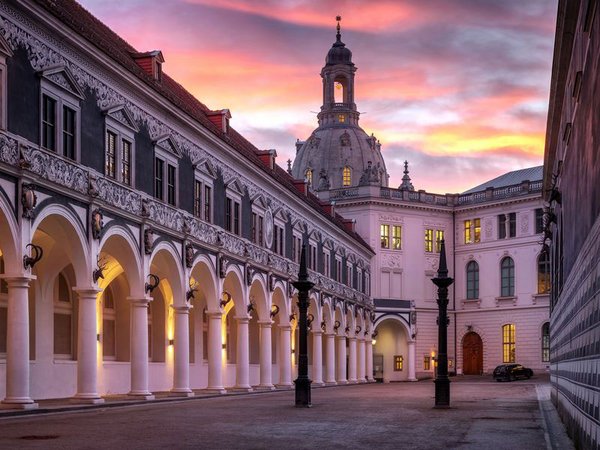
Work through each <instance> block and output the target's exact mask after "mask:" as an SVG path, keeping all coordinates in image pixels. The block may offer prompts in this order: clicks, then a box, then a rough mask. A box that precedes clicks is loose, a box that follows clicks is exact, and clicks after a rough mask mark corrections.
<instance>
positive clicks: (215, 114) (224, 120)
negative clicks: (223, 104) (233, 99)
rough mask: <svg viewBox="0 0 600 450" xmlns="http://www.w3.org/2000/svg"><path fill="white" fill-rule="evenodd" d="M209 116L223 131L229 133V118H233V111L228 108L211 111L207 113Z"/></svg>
mask: <svg viewBox="0 0 600 450" xmlns="http://www.w3.org/2000/svg"><path fill="white" fill-rule="evenodd" d="M207 116H208V118H209V120H210V121H211V122H212V123H214V124H215V125H216V126H217V127H219V129H220V130H221V131H222V132H223V133H225V134H227V133H229V119H231V112H230V111H229V110H228V109H221V110H219V111H210V112H208V113H207Z"/></svg>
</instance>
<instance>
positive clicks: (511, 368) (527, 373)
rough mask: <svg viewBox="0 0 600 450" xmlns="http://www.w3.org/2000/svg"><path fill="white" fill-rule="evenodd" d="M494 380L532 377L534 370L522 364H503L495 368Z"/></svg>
mask: <svg viewBox="0 0 600 450" xmlns="http://www.w3.org/2000/svg"><path fill="white" fill-rule="evenodd" d="M493 376H494V380H496V381H502V380H504V381H513V380H516V379H517V378H527V379H529V378H531V377H532V376H533V370H531V369H528V368H527V367H523V366H522V365H521V364H502V365H500V366H498V367H496V368H495V369H494V375H493Z"/></svg>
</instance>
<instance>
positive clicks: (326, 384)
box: [325, 381, 337, 386]
mask: <svg viewBox="0 0 600 450" xmlns="http://www.w3.org/2000/svg"><path fill="white" fill-rule="evenodd" d="M325 386H337V382H336V381H326V382H325Z"/></svg>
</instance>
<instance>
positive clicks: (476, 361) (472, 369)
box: [463, 332, 483, 375]
mask: <svg viewBox="0 0 600 450" xmlns="http://www.w3.org/2000/svg"><path fill="white" fill-rule="evenodd" d="M463 373H464V374H465V375H481V374H482V373H483V342H482V341H481V337H480V336H479V335H478V334H477V333H475V332H470V333H467V334H466V335H465V337H464V338H463Z"/></svg>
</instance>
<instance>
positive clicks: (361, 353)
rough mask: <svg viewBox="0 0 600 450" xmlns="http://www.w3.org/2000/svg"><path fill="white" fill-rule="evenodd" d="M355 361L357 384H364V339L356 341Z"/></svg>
mask: <svg viewBox="0 0 600 450" xmlns="http://www.w3.org/2000/svg"><path fill="white" fill-rule="evenodd" d="M356 360H357V371H358V375H357V377H358V382H359V383H365V382H366V381H367V380H366V379H365V363H366V356H365V339H364V338H359V339H358V356H357V357H356Z"/></svg>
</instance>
